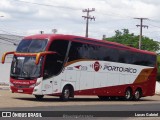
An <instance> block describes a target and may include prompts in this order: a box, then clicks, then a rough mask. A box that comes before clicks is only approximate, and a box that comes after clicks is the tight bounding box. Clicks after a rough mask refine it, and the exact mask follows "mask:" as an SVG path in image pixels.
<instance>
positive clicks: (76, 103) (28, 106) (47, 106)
mask: <svg viewBox="0 0 160 120" xmlns="http://www.w3.org/2000/svg"><path fill="white" fill-rule="evenodd" d="M0 111H102V112H103V111H160V96H153V97H146V98H142V99H141V100H140V101H100V100H99V99H98V98H97V97H86V96H81V97H76V98H75V99H71V100H70V101H68V102H61V101H59V99H58V98H56V97H52V96H47V97H45V98H44V100H42V101H36V100H35V99H34V96H32V95H25V94H15V93H14V94H12V93H10V92H9V91H7V90H1V91H0ZM58 119H61V118H57V120H58ZM63 119H71V120H72V119H75V118H63ZM76 119H80V118H76ZM83 119H84V118H83ZM86 119H89V118H86ZM91 119H93V118H91ZM101 119H102V120H105V119H106V118H94V120H101ZM109 119H111V118H109ZM114 119H119V118H114ZM121 119H124V120H126V119H127V120H128V119H129V120H130V119H132V118H129V117H127V118H126V117H124V118H121ZM134 119H136V120H137V119H138V118H134ZM144 119H148V120H150V119H151V118H144ZM152 119H153V120H154V119H158V118H157V117H154V118H152ZM52 120H53V119H52ZM140 120H143V118H142V117H141V119H140Z"/></svg>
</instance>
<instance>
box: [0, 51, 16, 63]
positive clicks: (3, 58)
mask: <svg viewBox="0 0 160 120" xmlns="http://www.w3.org/2000/svg"><path fill="white" fill-rule="evenodd" d="M14 53H15V52H14V51H12V52H6V53H4V54H3V56H2V61H1V62H2V64H4V62H5V58H6V56H7V55H8V54H14Z"/></svg>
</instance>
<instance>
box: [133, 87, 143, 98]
mask: <svg viewBox="0 0 160 120" xmlns="http://www.w3.org/2000/svg"><path fill="white" fill-rule="evenodd" d="M141 96H142V92H141V90H140V89H137V90H136V91H135V93H134V100H139V99H140V98H141Z"/></svg>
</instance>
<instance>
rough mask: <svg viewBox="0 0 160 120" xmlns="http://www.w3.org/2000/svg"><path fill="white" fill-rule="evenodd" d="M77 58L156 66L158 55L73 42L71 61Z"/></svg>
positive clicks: (70, 53)
mask: <svg viewBox="0 0 160 120" xmlns="http://www.w3.org/2000/svg"><path fill="white" fill-rule="evenodd" d="M77 59H92V60H102V61H111V62H119V63H127V64H135V65H143V66H152V67H153V66H155V63H156V56H153V55H149V54H143V53H136V52H131V51H129V50H121V49H115V48H112V47H110V46H107V45H106V46H96V45H92V44H85V43H78V42H72V44H71V48H70V52H69V61H73V60H77Z"/></svg>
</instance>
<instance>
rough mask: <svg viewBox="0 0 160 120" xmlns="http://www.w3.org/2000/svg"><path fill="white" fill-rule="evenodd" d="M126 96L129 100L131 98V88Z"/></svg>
mask: <svg viewBox="0 0 160 120" xmlns="http://www.w3.org/2000/svg"><path fill="white" fill-rule="evenodd" d="M125 98H126V99H127V100H129V99H130V98H131V92H130V91H129V90H127V91H126V95H125Z"/></svg>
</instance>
